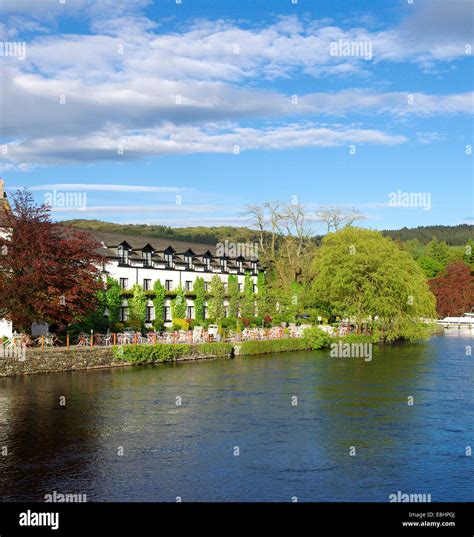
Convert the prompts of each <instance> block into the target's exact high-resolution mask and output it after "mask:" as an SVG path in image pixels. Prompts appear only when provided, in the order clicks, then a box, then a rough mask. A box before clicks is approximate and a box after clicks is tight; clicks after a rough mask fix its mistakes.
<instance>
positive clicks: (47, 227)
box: [0, 190, 103, 331]
mask: <svg viewBox="0 0 474 537" xmlns="http://www.w3.org/2000/svg"><path fill="white" fill-rule="evenodd" d="M2 226H5V228H4V229H3V231H4V236H3V237H2V236H1V235H0V317H4V318H6V319H8V320H10V321H12V322H13V327H14V329H15V330H24V331H29V330H30V328H31V323H32V322H35V321H36V322H47V323H49V324H53V323H63V324H67V323H69V322H71V321H72V320H74V319H76V318H78V317H81V316H83V315H84V314H87V313H89V312H91V311H93V310H94V309H95V308H96V306H97V302H96V296H97V291H98V290H99V289H100V288H101V285H102V283H101V279H100V275H101V266H102V262H103V257H102V256H101V255H99V254H98V253H96V248H98V244H97V243H96V242H95V240H94V239H93V238H92V237H91V235H89V234H88V233H85V232H83V231H78V230H73V229H71V228H69V227H65V226H62V225H61V224H59V223H56V222H52V221H51V219H50V208H49V206H48V205H39V206H38V205H36V204H35V203H34V200H33V197H32V195H31V193H29V192H28V191H27V190H23V191H17V192H16V194H15V195H14V197H13V207H12V210H8V211H7V212H6V214H5V216H4V222H3V223H2Z"/></svg>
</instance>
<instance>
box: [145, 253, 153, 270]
mask: <svg viewBox="0 0 474 537" xmlns="http://www.w3.org/2000/svg"><path fill="white" fill-rule="evenodd" d="M151 254H152V252H151V251H150V250H144V251H143V266H144V267H151V265H152V262H151Z"/></svg>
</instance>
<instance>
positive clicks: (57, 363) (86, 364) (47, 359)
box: [0, 347, 215, 377]
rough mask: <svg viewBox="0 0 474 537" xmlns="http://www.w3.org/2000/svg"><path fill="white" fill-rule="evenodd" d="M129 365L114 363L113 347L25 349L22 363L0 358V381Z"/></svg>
mask: <svg viewBox="0 0 474 537" xmlns="http://www.w3.org/2000/svg"><path fill="white" fill-rule="evenodd" d="M214 358H215V356H202V355H189V356H184V357H181V358H178V359H177V361H179V362H182V361H183V362H184V361H190V360H206V359H214ZM132 365H138V364H131V363H130V362H127V361H120V360H117V359H114V354H113V347H105V348H104V347H96V348H93V349H90V348H88V349H84V348H79V349H78V348H75V349H70V350H66V349H61V348H54V349H47V350H46V351H45V352H44V353H43V352H41V350H39V349H28V350H27V351H26V358H25V359H24V360H21V359H19V358H2V357H0V377H14V376H16V375H32V374H35V373H54V372H60V371H76V370H78V369H98V368H104V367H132Z"/></svg>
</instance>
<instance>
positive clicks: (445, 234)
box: [63, 220, 474, 246]
mask: <svg viewBox="0 0 474 537" xmlns="http://www.w3.org/2000/svg"><path fill="white" fill-rule="evenodd" d="M63 224H65V225H68V226H72V227H75V228H78V229H85V230H90V231H103V232H107V233H119V234H124V235H146V236H147V237H157V238H161V239H175V240H184V241H190V242H199V243H203V244H216V243H218V242H222V241H224V240H226V239H227V240H228V241H231V242H256V241H258V239H259V234H258V232H257V231H255V230H252V229H248V228H246V227H232V226H219V227H204V226H198V227H177V228H172V227H169V226H159V225H145V224H114V223H111V222H102V221H101V220H66V221H64V222H63ZM382 233H383V234H384V235H386V236H387V237H391V238H392V239H395V240H396V239H398V240H402V241H406V240H409V239H418V240H419V241H420V242H421V243H422V244H427V243H428V242H429V241H430V240H431V239H433V238H436V239H438V240H439V241H446V242H447V243H448V244H449V245H451V246H460V245H464V244H466V242H467V241H468V239H471V240H472V239H474V226H472V225H468V224H460V225H457V226H420V227H416V228H406V227H404V228H402V229H396V230H392V229H390V230H384V231H382ZM320 239H321V237H315V240H316V242H319V240H320Z"/></svg>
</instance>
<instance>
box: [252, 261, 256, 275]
mask: <svg viewBox="0 0 474 537" xmlns="http://www.w3.org/2000/svg"><path fill="white" fill-rule="evenodd" d="M252 270H253V272H254V273H256V272H257V262H256V261H252Z"/></svg>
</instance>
